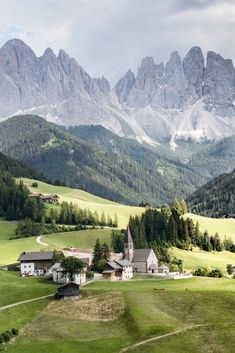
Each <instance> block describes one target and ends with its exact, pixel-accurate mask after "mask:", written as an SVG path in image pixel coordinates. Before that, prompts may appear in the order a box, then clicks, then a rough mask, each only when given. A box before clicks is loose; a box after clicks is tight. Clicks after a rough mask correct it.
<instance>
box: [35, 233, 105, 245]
mask: <svg viewBox="0 0 235 353" xmlns="http://www.w3.org/2000/svg"><path fill="white" fill-rule="evenodd" d="M97 238H99V240H100V242H101V243H104V242H106V243H107V244H108V245H110V243H111V230H108V229H88V230H81V231H74V232H65V233H54V234H49V235H47V236H43V237H42V241H43V242H45V243H47V244H48V245H49V247H50V248H51V249H54V248H56V249H61V248H64V247H68V246H71V247H75V248H80V249H93V247H94V244H95V242H96V239H97Z"/></svg>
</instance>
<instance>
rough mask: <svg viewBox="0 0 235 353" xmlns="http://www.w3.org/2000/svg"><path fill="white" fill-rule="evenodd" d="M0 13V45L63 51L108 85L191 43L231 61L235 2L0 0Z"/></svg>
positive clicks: (39, 52) (183, 50)
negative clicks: (18, 42) (145, 61)
mask: <svg viewBox="0 0 235 353" xmlns="http://www.w3.org/2000/svg"><path fill="white" fill-rule="evenodd" d="M0 10H1V15H0V46H2V45H3V44H4V43H5V42H6V41H7V40H8V39H11V38H14V37H17V38H21V39H23V40H24V41H25V42H26V43H27V44H28V45H30V46H31V47H32V49H33V50H34V51H35V52H36V54H37V55H42V54H43V52H44V50H45V49H46V48H47V47H51V48H52V49H53V50H54V51H55V53H56V54H57V53H58V50H59V49H60V48H62V49H64V50H65V51H66V52H67V53H68V54H70V55H71V56H73V57H74V58H75V59H76V60H77V61H78V62H79V63H80V64H81V65H82V66H83V67H84V68H85V69H86V70H87V71H88V73H89V74H90V75H91V76H93V77H98V76H102V75H105V76H106V77H107V78H108V79H110V80H111V82H112V83H114V82H115V81H116V80H117V79H118V78H120V76H122V75H123V74H124V73H125V72H126V71H127V70H128V69H129V68H131V69H133V70H134V71H136V70H137V68H138V65H139V64H140V61H141V59H142V58H143V57H144V56H147V55H150V56H153V58H154V60H155V61H156V62H157V63H158V62H161V61H164V62H165V61H167V60H168V58H169V55H170V53H171V52H172V51H174V50H178V51H179V53H180V55H181V56H184V55H185V54H186V52H187V50H188V49H189V48H190V47H192V46H194V45H199V46H201V48H202V49H203V52H204V53H206V51H208V50H214V51H216V52H219V53H220V54H221V55H222V56H224V57H226V58H232V59H234V58H235V0H0Z"/></svg>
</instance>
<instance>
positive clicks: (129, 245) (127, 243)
mask: <svg viewBox="0 0 235 353" xmlns="http://www.w3.org/2000/svg"><path fill="white" fill-rule="evenodd" d="M133 257H134V244H133V239H132V236H131V232H130V228H129V226H128V227H127V230H126V233H125V240H124V258H125V259H126V260H128V261H130V262H132V260H133Z"/></svg>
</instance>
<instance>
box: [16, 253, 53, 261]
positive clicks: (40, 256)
mask: <svg viewBox="0 0 235 353" xmlns="http://www.w3.org/2000/svg"><path fill="white" fill-rule="evenodd" d="M52 258H53V251H31V252H25V251H24V252H22V253H21V254H20V256H19V258H18V261H45V260H52Z"/></svg>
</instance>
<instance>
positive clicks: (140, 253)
mask: <svg viewBox="0 0 235 353" xmlns="http://www.w3.org/2000/svg"><path fill="white" fill-rule="evenodd" d="M151 251H152V249H135V250H134V257H133V260H132V262H145V261H147V259H148V257H149V255H150V253H151Z"/></svg>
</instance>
